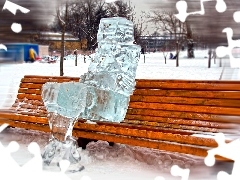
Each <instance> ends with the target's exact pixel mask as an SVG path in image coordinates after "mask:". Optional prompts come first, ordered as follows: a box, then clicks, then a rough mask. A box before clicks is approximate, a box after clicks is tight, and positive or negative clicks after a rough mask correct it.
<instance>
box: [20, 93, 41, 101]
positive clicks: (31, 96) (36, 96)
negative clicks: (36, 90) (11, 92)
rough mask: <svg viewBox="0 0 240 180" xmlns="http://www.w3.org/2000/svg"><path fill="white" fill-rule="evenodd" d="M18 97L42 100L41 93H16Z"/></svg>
mask: <svg viewBox="0 0 240 180" xmlns="http://www.w3.org/2000/svg"><path fill="white" fill-rule="evenodd" d="M17 98H18V99H24V98H27V99H28V100H38V101H42V96H41V95H36V94H18V95H17Z"/></svg>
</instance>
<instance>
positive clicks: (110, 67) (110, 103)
mask: <svg viewBox="0 0 240 180" xmlns="http://www.w3.org/2000/svg"><path fill="white" fill-rule="evenodd" d="M97 39H98V48H97V49H96V54H95V57H94V59H93V60H92V62H91V63H90V65H89V68H88V72H87V73H85V74H84V75H82V76H81V77H80V81H79V82H65V83H52V82H48V83H46V84H44V85H43V87H42V99H43V102H44V104H45V106H46V109H47V111H48V121H49V126H50V129H51V135H52V137H51V139H50V143H49V144H48V145H47V147H46V148H45V152H44V153H43V158H44V159H45V163H46V164H50V163H51V161H52V160H53V159H54V158H55V157H56V154H55V153H56V152H57V151H58V152H59V149H60V151H61V149H64V152H65V153H61V154H64V155H60V154H59V153H58V157H57V158H58V159H59V157H60V159H68V160H69V161H70V162H71V163H76V162H78V161H79V159H80V158H79V157H80V156H78V155H76V148H75V147H74V146H69V144H73V145H74V144H75V142H73V141H74V140H73V138H72V129H73V126H74V124H75V122H76V121H77V119H78V118H82V119H86V120H92V121H94V120H98V121H99V120H102V121H111V122H121V121H122V120H123V119H124V117H125V115H126V111H127V108H128V104H129V99H130V95H131V94H132V93H133V90H134V87H135V76H136V70H137V65H138V60H139V58H140V49H141V48H140V46H138V45H135V44H134V43H133V41H134V28H133V23H132V22H131V21H128V20H127V19H125V18H120V17H113V18H103V19H101V21H100V25H99V31H98V35H97ZM70 142H71V143H70ZM59 144H60V145H59ZM66 144H68V145H66ZM62 146H64V148H62ZM56 147H59V148H56ZM56 149H58V150H56ZM66 149H68V150H66ZM69 152H70V153H69ZM71 153H72V154H71ZM73 153H74V155H73Z"/></svg>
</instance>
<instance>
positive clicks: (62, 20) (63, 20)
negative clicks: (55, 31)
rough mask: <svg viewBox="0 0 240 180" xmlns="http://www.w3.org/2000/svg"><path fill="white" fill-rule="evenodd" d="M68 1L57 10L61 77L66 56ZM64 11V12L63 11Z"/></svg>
mask: <svg viewBox="0 0 240 180" xmlns="http://www.w3.org/2000/svg"><path fill="white" fill-rule="evenodd" d="M68 7H69V5H68V1H67V2H66V3H64V4H62V5H60V6H59V7H58V8H57V20H58V24H59V25H60V28H61V34H62V35H61V57H60V76H63V75H64V72H63V61H64V56H65V32H66V26H67V19H68ZM62 9H64V11H63V10H62Z"/></svg>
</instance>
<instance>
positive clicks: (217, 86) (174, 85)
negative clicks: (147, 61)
mask: <svg viewBox="0 0 240 180" xmlns="http://www.w3.org/2000/svg"><path fill="white" fill-rule="evenodd" d="M136 88H137V89H141V88H143V89H178V90H208V91H216V90H218V91H219V90H222V91H240V84H239V83H204V82H203V83H202V82H200V83H199V82H188V81H186V82H177V81H176V82H175V81H166V82H164V81H161V80H158V81H153V80H150V81H137V83H136Z"/></svg>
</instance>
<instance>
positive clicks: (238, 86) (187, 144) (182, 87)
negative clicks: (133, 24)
mask: <svg viewBox="0 0 240 180" xmlns="http://www.w3.org/2000/svg"><path fill="white" fill-rule="evenodd" d="M68 81H79V78H76V77H53V76H31V75H27V76H24V78H22V80H21V83H20V86H19V91H18V95H17V99H16V102H15V103H14V104H13V105H12V107H11V109H10V110H9V112H1V113H0V124H3V123H8V124H9V125H10V126H12V127H19V128H25V129H32V130H40V131H45V132H49V126H48V120H47V112H46V109H45V107H44V104H43V102H42V98H41V87H42V85H43V84H44V83H46V82H68ZM239 107H240V82H239V81H195V80H143V79H137V80H136V89H135V91H134V94H133V95H132V96H131V100H130V104H129V108H128V111H127V115H126V117H125V120H124V121H123V122H122V123H110V122H97V124H91V123H86V121H85V120H82V119H79V121H78V122H77V123H76V124H75V126H74V130H73V136H75V137H81V138H89V139H95V140H105V141H108V142H115V143H122V144H129V145H134V146H142V147H148V148H155V149H160V150H166V151H173V152H178V153H184V154H190V155H196V156H200V157H205V156H206V155H207V150H208V149H211V148H214V147H217V143H216V142H215V140H214V139H212V138H205V137H199V136H193V135H194V134H198V135H208V134H210V135H211V134H212V133H216V132H223V133H227V134H232V135H234V136H237V135H238V128H239V122H240V119H239V118H240V109H239ZM219 159H221V158H219Z"/></svg>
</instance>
